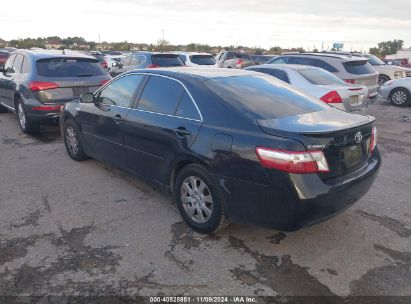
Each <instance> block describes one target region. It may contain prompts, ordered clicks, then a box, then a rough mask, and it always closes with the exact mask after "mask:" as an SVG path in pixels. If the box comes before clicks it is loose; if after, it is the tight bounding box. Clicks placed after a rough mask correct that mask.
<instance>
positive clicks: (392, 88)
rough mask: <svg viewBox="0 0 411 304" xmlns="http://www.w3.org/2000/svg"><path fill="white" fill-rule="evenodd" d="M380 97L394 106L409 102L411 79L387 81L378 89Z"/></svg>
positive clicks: (410, 99) (410, 98) (410, 100)
mask: <svg viewBox="0 0 411 304" xmlns="http://www.w3.org/2000/svg"><path fill="white" fill-rule="evenodd" d="M380 96H381V97H382V98H384V99H387V100H388V101H389V102H391V103H392V104H393V105H395V106H403V105H405V104H407V103H410V102H411V78H410V77H407V78H402V79H397V80H389V81H387V82H386V83H384V84H383V85H382V86H381V87H380Z"/></svg>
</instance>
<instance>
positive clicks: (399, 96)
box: [391, 90, 408, 105]
mask: <svg viewBox="0 0 411 304" xmlns="http://www.w3.org/2000/svg"><path fill="white" fill-rule="evenodd" d="M407 98H408V96H407V93H406V92H404V91H403V90H398V91H396V92H394V94H392V96H391V100H392V102H393V103H394V104H396V105H403V104H404V103H406V102H407Z"/></svg>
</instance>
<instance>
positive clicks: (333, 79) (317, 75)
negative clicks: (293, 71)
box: [298, 69, 346, 85]
mask: <svg viewBox="0 0 411 304" xmlns="http://www.w3.org/2000/svg"><path fill="white" fill-rule="evenodd" d="M298 72H299V73H300V74H301V76H303V77H304V78H305V79H306V80H308V82H310V83H312V84H315V85H331V84H342V85H345V84H346V83H345V82H344V81H342V80H341V79H340V78H338V77H337V76H335V75H334V74H331V73H330V72H327V71H324V70H321V69H301V70H298Z"/></svg>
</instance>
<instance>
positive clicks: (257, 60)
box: [251, 55, 278, 65]
mask: <svg viewBox="0 0 411 304" xmlns="http://www.w3.org/2000/svg"><path fill="white" fill-rule="evenodd" d="M277 57H278V55H252V56H251V59H252V61H253V63H254V64H255V65H259V64H264V63H267V62H268V61H270V60H272V59H274V58H277Z"/></svg>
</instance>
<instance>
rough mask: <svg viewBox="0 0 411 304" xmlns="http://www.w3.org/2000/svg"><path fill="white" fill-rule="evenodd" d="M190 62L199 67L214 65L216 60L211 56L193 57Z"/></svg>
mask: <svg viewBox="0 0 411 304" xmlns="http://www.w3.org/2000/svg"><path fill="white" fill-rule="evenodd" d="M190 60H191V62H192V63H195V64H198V65H214V64H215V59H214V58H213V56H211V55H191V56H190Z"/></svg>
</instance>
